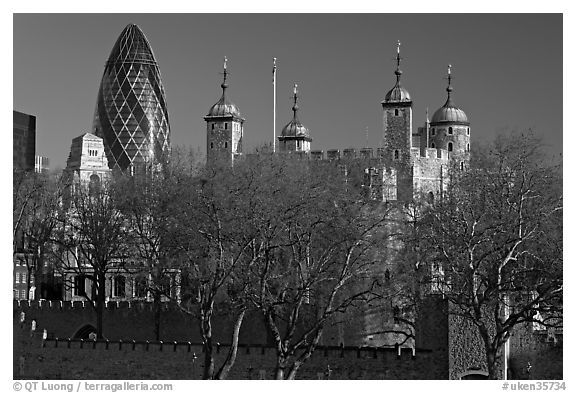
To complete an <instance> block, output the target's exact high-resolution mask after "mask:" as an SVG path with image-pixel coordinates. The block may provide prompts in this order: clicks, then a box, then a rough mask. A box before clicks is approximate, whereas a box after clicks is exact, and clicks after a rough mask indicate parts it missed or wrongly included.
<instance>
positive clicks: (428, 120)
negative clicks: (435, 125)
mask: <svg viewBox="0 0 576 393" xmlns="http://www.w3.org/2000/svg"><path fill="white" fill-rule="evenodd" d="M426 123H430V118H429V117H428V107H426Z"/></svg>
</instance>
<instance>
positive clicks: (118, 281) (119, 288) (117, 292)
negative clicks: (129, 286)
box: [112, 276, 126, 297]
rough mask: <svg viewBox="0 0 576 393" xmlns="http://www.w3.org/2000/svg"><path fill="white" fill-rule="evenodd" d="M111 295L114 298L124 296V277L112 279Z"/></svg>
mask: <svg viewBox="0 0 576 393" xmlns="http://www.w3.org/2000/svg"><path fill="white" fill-rule="evenodd" d="M112 295H113V296H115V297H125V296H126V277H124V276H116V277H114V292H113V294H112Z"/></svg>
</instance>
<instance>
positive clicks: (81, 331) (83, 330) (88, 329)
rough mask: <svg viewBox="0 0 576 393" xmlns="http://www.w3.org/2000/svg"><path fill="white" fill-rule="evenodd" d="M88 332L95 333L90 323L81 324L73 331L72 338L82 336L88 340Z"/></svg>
mask: <svg viewBox="0 0 576 393" xmlns="http://www.w3.org/2000/svg"><path fill="white" fill-rule="evenodd" d="M90 333H96V328H95V327H94V326H92V325H90V324H88V325H84V326H82V327H81V328H80V329H78V330H77V331H76V333H74V336H72V338H82V339H85V340H88V338H89V335H90Z"/></svg>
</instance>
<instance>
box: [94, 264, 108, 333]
mask: <svg viewBox="0 0 576 393" xmlns="http://www.w3.org/2000/svg"><path fill="white" fill-rule="evenodd" d="M96 277H97V280H98V285H97V289H96V337H97V338H98V339H102V338H104V329H103V318H104V303H105V301H106V276H105V275H104V273H98V274H97V276H96Z"/></svg>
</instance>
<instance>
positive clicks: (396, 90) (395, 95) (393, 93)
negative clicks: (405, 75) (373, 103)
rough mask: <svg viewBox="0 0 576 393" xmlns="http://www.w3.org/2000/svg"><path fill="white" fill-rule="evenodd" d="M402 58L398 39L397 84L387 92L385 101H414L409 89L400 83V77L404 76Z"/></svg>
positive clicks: (395, 72)
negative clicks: (401, 67)
mask: <svg viewBox="0 0 576 393" xmlns="http://www.w3.org/2000/svg"><path fill="white" fill-rule="evenodd" d="M400 59H401V57H400V41H398V44H397V46H396V71H394V74H396V84H395V85H394V87H393V88H392V90H390V91H389V92H388V93H386V96H385V97H384V102H385V103H393V102H410V101H412V99H411V98H410V93H408V90H406V89H405V88H404V86H402V84H401V83H400V77H401V76H402V70H401V69H400Z"/></svg>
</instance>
